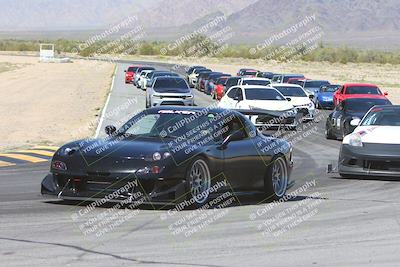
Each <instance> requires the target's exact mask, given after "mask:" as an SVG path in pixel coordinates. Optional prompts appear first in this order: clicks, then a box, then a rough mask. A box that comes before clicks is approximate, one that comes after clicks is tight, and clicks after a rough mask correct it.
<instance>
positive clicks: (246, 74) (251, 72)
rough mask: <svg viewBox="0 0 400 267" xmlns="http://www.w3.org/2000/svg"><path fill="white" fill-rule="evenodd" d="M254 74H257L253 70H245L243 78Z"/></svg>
mask: <svg viewBox="0 0 400 267" xmlns="http://www.w3.org/2000/svg"><path fill="white" fill-rule="evenodd" d="M256 74H257V71H255V70H245V71H243V76H249V75H253V76H255V75H256Z"/></svg>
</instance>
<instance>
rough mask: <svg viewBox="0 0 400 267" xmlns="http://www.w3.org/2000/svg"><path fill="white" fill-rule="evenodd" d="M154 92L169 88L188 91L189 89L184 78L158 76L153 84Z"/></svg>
mask: <svg viewBox="0 0 400 267" xmlns="http://www.w3.org/2000/svg"><path fill="white" fill-rule="evenodd" d="M153 88H154V90H155V91H156V92H165V91H169V89H179V90H180V92H190V89H189V87H188V85H187V83H186V81H185V80H184V79H181V78H178V79H175V78H158V79H157V80H156V81H155V82H154V86H153Z"/></svg>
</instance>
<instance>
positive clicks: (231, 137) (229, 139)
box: [220, 131, 244, 149]
mask: <svg viewBox="0 0 400 267" xmlns="http://www.w3.org/2000/svg"><path fill="white" fill-rule="evenodd" d="M243 139H244V134H243V132H242V131H236V132H234V133H232V134H230V135H228V136H227V137H226V138H225V139H224V141H222V144H221V146H220V148H221V149H225V148H226V147H227V146H228V144H229V143H230V142H233V141H239V140H243Z"/></svg>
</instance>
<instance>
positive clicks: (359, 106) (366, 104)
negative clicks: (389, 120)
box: [345, 98, 391, 112]
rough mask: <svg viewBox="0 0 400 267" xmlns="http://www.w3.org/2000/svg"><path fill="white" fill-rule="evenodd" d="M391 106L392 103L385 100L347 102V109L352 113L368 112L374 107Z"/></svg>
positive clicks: (352, 100) (349, 100)
mask: <svg viewBox="0 0 400 267" xmlns="http://www.w3.org/2000/svg"><path fill="white" fill-rule="evenodd" d="M390 104H391V103H390V102H389V101H388V100H385V99H365V98H364V99H362V98H354V99H347V100H345V109H346V110H347V111H350V112H367V111H368V110H369V109H370V108H372V107H373V106H377V105H390Z"/></svg>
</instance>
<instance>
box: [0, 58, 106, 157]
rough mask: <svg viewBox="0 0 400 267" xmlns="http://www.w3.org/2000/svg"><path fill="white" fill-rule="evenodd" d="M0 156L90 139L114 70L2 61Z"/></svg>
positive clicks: (99, 65) (76, 63)
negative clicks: (32, 147) (30, 148)
mask: <svg viewBox="0 0 400 267" xmlns="http://www.w3.org/2000/svg"><path fill="white" fill-rule="evenodd" d="M0 70H3V71H0V114H1V119H0V151H7V150H10V149H14V148H21V147H31V146H34V145H60V144H61V143H63V142H65V141H67V140H71V139H76V138H84V137H87V136H91V135H92V134H93V133H94V130H95V127H96V126H97V120H98V116H99V114H100V112H101V109H102V107H103V105H104V102H105V99H106V96H107V94H108V90H109V87H110V83H111V77H112V74H113V71H114V65H113V64H110V63H104V62H96V61H86V60H75V61H74V62H73V63H64V64H56V63H39V61H38V58H37V57H29V56H7V55H0Z"/></svg>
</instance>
